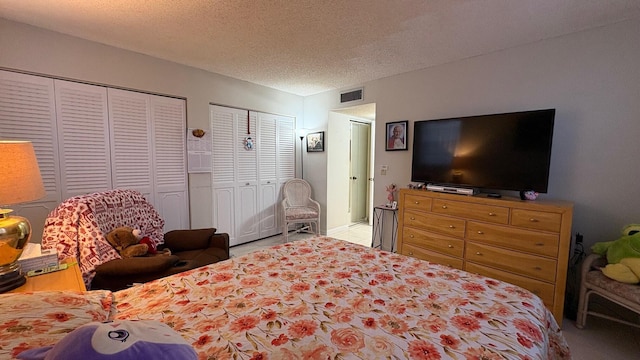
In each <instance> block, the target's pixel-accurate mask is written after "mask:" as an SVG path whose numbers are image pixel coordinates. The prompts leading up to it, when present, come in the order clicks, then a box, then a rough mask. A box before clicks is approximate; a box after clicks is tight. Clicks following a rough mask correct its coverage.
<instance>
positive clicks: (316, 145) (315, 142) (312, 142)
mask: <svg viewBox="0 0 640 360" xmlns="http://www.w3.org/2000/svg"><path fill="white" fill-rule="evenodd" d="M317 151H324V131H319V132H315V133H310V134H307V152H317Z"/></svg>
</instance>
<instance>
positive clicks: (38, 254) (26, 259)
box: [18, 243, 59, 273]
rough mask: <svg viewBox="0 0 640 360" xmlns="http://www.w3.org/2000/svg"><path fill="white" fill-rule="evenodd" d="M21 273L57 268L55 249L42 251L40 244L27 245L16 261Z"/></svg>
mask: <svg viewBox="0 0 640 360" xmlns="http://www.w3.org/2000/svg"><path fill="white" fill-rule="evenodd" d="M18 263H19V264H20V267H22V272H23V273H27V272H29V271H31V270H42V269H46V268H48V267H52V266H58V265H59V264H58V252H57V251H56V250H55V249H45V250H42V247H41V246H40V244H32V243H28V244H27V246H25V248H24V250H23V251H22V255H20V258H19V259H18Z"/></svg>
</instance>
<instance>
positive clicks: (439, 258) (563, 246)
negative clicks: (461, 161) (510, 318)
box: [398, 189, 573, 324]
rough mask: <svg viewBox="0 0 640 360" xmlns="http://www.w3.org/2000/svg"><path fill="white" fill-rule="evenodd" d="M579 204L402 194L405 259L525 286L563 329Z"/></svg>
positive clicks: (400, 228)
mask: <svg viewBox="0 0 640 360" xmlns="http://www.w3.org/2000/svg"><path fill="white" fill-rule="evenodd" d="M572 216H573V205H572V204H571V203H569V202H561V201H542V200H536V201H523V200H520V199H516V198H500V199H495V198H487V197H486V196H483V195H479V196H464V195H456V194H446V193H437V192H431V191H426V190H410V189H401V190H400V202H399V212H398V252H399V253H401V254H404V255H408V256H412V257H416V258H419V259H423V260H429V261H432V262H435V263H439V264H444V265H447V266H451V267H454V268H457V269H461V270H466V271H469V272H473V273H478V274H481V275H485V276H488V277H492V278H495V279H499V280H503V281H506V282H509V283H512V284H515V285H519V286H521V287H523V288H525V289H528V290H530V291H531V292H533V293H534V294H536V295H538V296H539V297H540V298H542V300H543V301H544V303H545V305H546V306H547V308H548V309H549V310H551V312H552V313H553V316H554V317H555V318H556V320H557V321H558V324H562V317H563V308H564V294H565V284H566V279H567V263H568V261H569V249H570V244H571V220H572Z"/></svg>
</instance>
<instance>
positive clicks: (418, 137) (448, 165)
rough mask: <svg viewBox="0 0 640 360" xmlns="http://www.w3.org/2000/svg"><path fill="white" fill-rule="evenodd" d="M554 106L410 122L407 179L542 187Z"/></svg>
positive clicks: (545, 181) (522, 188)
mask: <svg viewBox="0 0 640 360" xmlns="http://www.w3.org/2000/svg"><path fill="white" fill-rule="evenodd" d="M554 118H555V109H545V110H533V111H522V112H513V113H504V114H493V115H479V116H467V117H458V118H450V119H438V120H423V121H416V122H414V126H413V131H414V132H413V158H412V165H411V181H412V182H418V183H426V184H434V185H444V186H454V187H468V188H475V189H479V190H485V189H486V190H515V191H525V190H533V191H536V192H540V193H546V192H547V186H548V182H549V165H550V161H551V141H552V138H553V123H554Z"/></svg>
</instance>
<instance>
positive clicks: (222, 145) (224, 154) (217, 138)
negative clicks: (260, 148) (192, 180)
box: [211, 107, 235, 185]
mask: <svg viewBox="0 0 640 360" xmlns="http://www.w3.org/2000/svg"><path fill="white" fill-rule="evenodd" d="M212 108H214V109H212V110H211V133H212V136H213V149H212V150H213V154H212V155H213V156H212V160H213V174H212V180H213V183H214V185H215V184H223V183H231V182H234V180H235V175H234V168H235V160H234V156H233V153H234V151H233V149H234V146H233V143H234V135H233V133H234V131H233V129H234V127H235V126H234V123H235V122H234V114H233V113H232V112H228V111H221V110H220V109H217V108H220V107H212ZM221 109H224V108H221Z"/></svg>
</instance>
